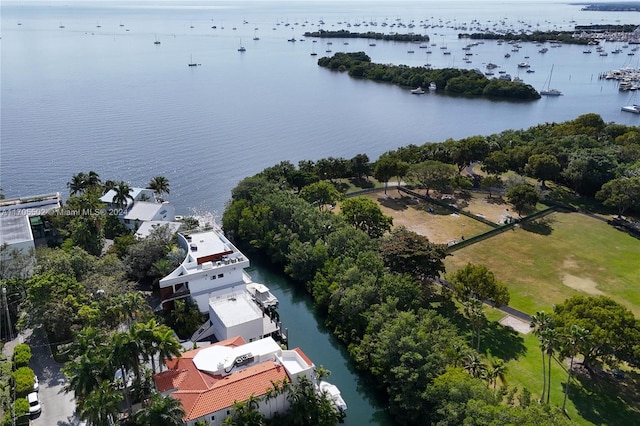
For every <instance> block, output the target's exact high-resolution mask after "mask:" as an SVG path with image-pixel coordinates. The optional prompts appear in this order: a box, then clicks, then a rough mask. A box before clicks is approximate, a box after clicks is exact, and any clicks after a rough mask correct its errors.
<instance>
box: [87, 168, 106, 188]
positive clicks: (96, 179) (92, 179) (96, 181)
mask: <svg viewBox="0 0 640 426" xmlns="http://www.w3.org/2000/svg"><path fill="white" fill-rule="evenodd" d="M85 178H86V185H87V188H90V187H92V186H100V185H101V184H102V181H101V180H100V175H98V173H96V172H94V171H93V170H90V171H89V173H88V174H86V175H85Z"/></svg>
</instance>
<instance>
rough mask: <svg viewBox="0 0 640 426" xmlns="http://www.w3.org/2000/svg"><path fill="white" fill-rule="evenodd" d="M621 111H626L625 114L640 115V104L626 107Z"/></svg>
mask: <svg viewBox="0 0 640 426" xmlns="http://www.w3.org/2000/svg"><path fill="white" fill-rule="evenodd" d="M620 109H621V110H622V111H624V112H630V113H633V114H640V105H638V104H633V105H625V106H623V107H622V108H620Z"/></svg>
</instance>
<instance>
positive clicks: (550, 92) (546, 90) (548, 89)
mask: <svg viewBox="0 0 640 426" xmlns="http://www.w3.org/2000/svg"><path fill="white" fill-rule="evenodd" d="M552 76H553V65H551V72H550V73H549V78H548V79H547V82H546V84H545V85H544V87H543V88H542V90H541V91H540V94H541V95H543V96H560V95H562V92H561V91H559V90H558V89H552V88H551V87H550V86H551V77H552Z"/></svg>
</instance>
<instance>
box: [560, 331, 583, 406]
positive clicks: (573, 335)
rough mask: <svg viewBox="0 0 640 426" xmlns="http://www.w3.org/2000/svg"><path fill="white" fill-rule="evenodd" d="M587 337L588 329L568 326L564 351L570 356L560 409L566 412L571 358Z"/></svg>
mask: <svg viewBox="0 0 640 426" xmlns="http://www.w3.org/2000/svg"><path fill="white" fill-rule="evenodd" d="M588 338H589V330H587V329H586V328H583V327H580V326H579V325H576V324H573V325H572V326H571V327H569V334H568V335H567V336H565V342H564V352H565V353H566V354H567V356H568V357H570V362H569V373H568V377H567V385H566V386H565V389H564V400H563V401H562V411H565V412H566V405H567V396H568V395H569V384H570V383H571V375H572V374H573V360H574V358H575V356H576V355H577V354H578V353H579V352H580V347H581V346H582V345H583V344H584V343H585V342H586V341H587V339H588Z"/></svg>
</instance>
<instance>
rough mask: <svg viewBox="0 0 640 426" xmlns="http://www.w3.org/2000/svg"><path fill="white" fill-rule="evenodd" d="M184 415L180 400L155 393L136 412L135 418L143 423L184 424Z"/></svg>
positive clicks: (179, 425)
mask: <svg viewBox="0 0 640 426" xmlns="http://www.w3.org/2000/svg"><path fill="white" fill-rule="evenodd" d="M184 415H185V412H184V409H183V408H182V404H181V403H180V401H178V400H177V399H175V398H172V397H170V396H166V397H165V396H162V395H161V394H159V393H153V394H152V395H151V397H150V398H149V399H148V400H146V401H145V403H144V404H143V405H142V408H141V409H140V410H138V411H137V412H136V414H135V419H136V422H137V423H138V424H141V425H154V426H155V425H157V426H182V425H183V424H184V423H183V421H182V419H183V417H184Z"/></svg>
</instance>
